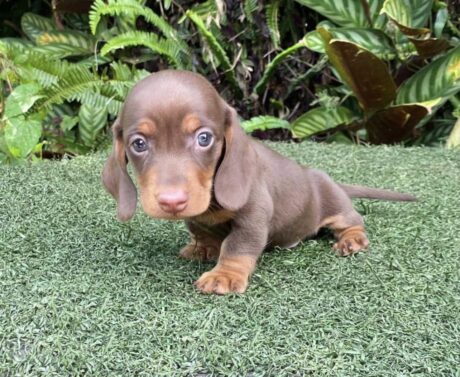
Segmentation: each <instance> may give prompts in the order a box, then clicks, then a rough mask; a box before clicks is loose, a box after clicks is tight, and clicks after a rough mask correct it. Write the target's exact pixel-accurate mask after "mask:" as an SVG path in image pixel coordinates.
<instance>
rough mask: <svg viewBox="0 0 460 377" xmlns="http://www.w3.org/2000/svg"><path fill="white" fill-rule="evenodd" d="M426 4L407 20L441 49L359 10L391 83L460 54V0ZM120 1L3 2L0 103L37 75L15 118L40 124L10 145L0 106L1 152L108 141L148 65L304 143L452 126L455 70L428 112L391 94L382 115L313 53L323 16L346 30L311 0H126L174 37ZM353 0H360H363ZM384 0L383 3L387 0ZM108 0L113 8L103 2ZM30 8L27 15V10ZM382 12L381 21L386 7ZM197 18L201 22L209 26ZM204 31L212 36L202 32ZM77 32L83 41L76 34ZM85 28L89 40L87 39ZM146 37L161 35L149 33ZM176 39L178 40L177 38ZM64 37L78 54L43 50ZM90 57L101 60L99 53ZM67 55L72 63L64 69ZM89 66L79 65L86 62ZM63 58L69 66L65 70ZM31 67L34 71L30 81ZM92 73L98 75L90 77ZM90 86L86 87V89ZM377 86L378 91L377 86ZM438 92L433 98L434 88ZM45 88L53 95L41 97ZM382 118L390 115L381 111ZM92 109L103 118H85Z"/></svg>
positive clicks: (51, 152) (257, 127)
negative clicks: (197, 80) (179, 72)
mask: <svg viewBox="0 0 460 377" xmlns="http://www.w3.org/2000/svg"><path fill="white" fill-rule="evenodd" d="M375 1H377V2H378V1H380V0H375ZM417 1H418V0H404V1H403V2H402V3H407V4H412V5H411V6H412V7H414V9H410V12H412V13H414V12H415V5H414V4H416V3H417ZM429 2H430V4H431V7H430V8H428V9H427V11H426V17H425V21H424V22H423V25H422V24H418V25H415V21H414V24H413V25H412V29H411V31H412V32H414V31H415V32H418V33H421V34H420V35H417V36H416V38H414V39H417V38H419V39H426V38H428V39H430V41H429V42H430V43H433V45H434V44H435V43H438V42H439V41H435V39H438V40H442V41H443V42H445V46H444V47H442V48H440V49H439V50H436V49H431V51H430V52H429V53H428V54H427V55H422V54H420V53H419V51H418V50H417V51H416V49H415V48H414V45H412V44H411V42H412V40H411V42H409V40H408V38H409V39H410V37H408V36H409V35H410V34H405V32H404V31H403V30H404V29H401V30H398V28H397V27H396V26H395V25H396V21H400V20H394V19H393V18H392V17H390V16H389V15H388V17H387V19H384V20H383V22H380V21H376V20H377V19H378V9H377V11H375V12H374V13H375V14H372V12H370V11H369V12H367V13H366V17H368V18H369V19H371V18H372V19H374V24H373V25H372V20H371V21H369V22H370V24H369V25H367V26H359V28H360V30H361V31H364V32H367V31H368V30H370V29H372V28H371V27H370V26H372V27H375V28H378V29H379V30H378V31H379V33H380V34H382V35H381V37H382V39H381V40H382V41H384V42H385V43H386V41H387V40H388V41H390V42H389V43H390V45H391V46H390V47H391V53H392V54H393V56H392V57H381V56H379V58H381V60H382V61H383V62H384V64H385V65H386V67H387V68H388V72H389V75H390V76H388V77H390V80H394V82H395V84H396V87H398V89H397V90H398V91H399V89H400V88H401V87H402V86H403V83H404V82H405V81H406V82H407V80H408V79H409V78H411V76H413V75H414V74H416V73H420V71H421V70H422V69H423V68H425V67H427V66H429V65H430V64H433V63H434V62H435V61H436V59H442V58H443V57H444V56H447V55H448V54H450V56H451V57H454V58H455V59H458V56H459V55H460V50H459V48H458V45H459V44H460V42H459V41H460V32H459V25H460V20H459V14H460V3H459V2H458V1H453V0H448V1H438V0H432V1H431V0H430V1H429ZM117 3H118V4H128V5H129V4H130V1H128V0H123V1H118V2H117V1H108V2H104V1H96V2H93V1H87V0H85V1H76V0H52V1H43V0H19V1H7V0H0V7H1V9H2V12H1V14H0V37H3V38H4V39H3V41H4V43H5V44H4V46H6V47H4V49H3V53H2V52H1V49H0V62H2V61H3V63H2V65H3V67H2V68H3V71H4V73H3V76H2V77H1V78H2V82H3V87H2V102H3V104H2V109H3V110H4V112H5V108H6V106H5V104H4V103H5V100H6V98H8V96H9V94H10V93H11V91H12V90H13V89H14V88H16V87H17V86H18V85H22V84H28V85H29V84H31V83H32V85H34V87H33V88H32V89H33V91H34V93H36V94H37V96H40V97H41V98H39V99H38V100H37V101H36V102H35V103H34V104H33V105H32V107H30V108H28V109H27V112H26V113H25V115H24V116H25V119H23V118H21V119H20V122H19V123H18V124H20V125H16V126H15V127H16V128H17V129H19V130H20V129H24V126H23V124H26V123H27V122H28V121H29V120H32V121H33V122H36V123H33V124H36V125H37V130H36V131H35V134H34V137H32V136H30V135H27V136H24V138H28V141H29V143H30V145H32V144H33V145H32V146H33V148H32V147H30V146H28V147H22V148H21V146H11V145H9V146H8V140H6V142H3V143H2V127H3V128H4V129H6V128H7V126H6V124H7V123H8V117H7V116H5V115H4V117H3V126H2V125H0V160H2V161H6V162H15V161H19V160H23V159H24V158H28V157H47V156H50V157H60V156H62V155H64V154H67V155H69V154H70V155H76V154H82V153H87V152H89V151H93V150H95V149H97V148H98V147H99V146H100V145H105V144H106V140H107V138H106V135H107V130H108V127H109V125H110V124H111V123H112V122H113V120H114V118H115V116H116V113H117V110H119V108H120V106H121V103H122V101H123V98H124V96H125V95H126V93H127V90H129V88H130V87H131V86H132V85H133V84H134V83H135V82H136V81H137V80H138V79H140V78H142V77H144V76H145V75H146V74H148V72H154V71H157V70H160V69H165V68H168V67H170V68H183V69H189V70H193V71H196V72H199V73H201V74H203V75H205V76H206V77H207V78H208V79H209V80H210V81H211V82H212V83H213V85H214V86H215V87H216V88H217V90H218V91H219V92H220V93H221V94H222V95H223V96H224V97H225V98H226V99H227V100H228V102H230V103H231V104H232V105H233V106H235V107H236V108H237V110H238V112H239V114H240V116H241V117H242V119H245V120H249V122H248V123H246V124H244V126H245V128H246V130H247V132H252V133H253V135H255V136H257V137H260V138H263V139H267V138H268V139H272V140H291V139H293V140H296V141H300V140H302V139H304V138H312V139H314V140H319V141H336V142H342V143H368V142H370V143H374V144H380V143H389V144H392V143H403V144H404V145H430V146H439V145H443V144H444V143H445V142H446V140H447V138H448V137H449V135H452V134H453V132H452V130H453V128H454V124H455V122H456V119H457V118H458V114H459V112H460V110H459V109H460V100H459V99H458V97H456V94H455V91H452V88H453V87H460V84H459V82H458V77H457V78H455V80H457V81H456V82H454V81H455V80H454V81H452V80H451V82H450V83H449V85H450V86H451V87H450V89H449V90H450V92H449V93H448V95H447V94H446V97H445V98H443V100H442V101H441V102H440V104H439V106H438V107H437V108H436V111H435V112H433V114H428V112H427V111H425V113H423V111H422V112H420V111H421V109H422V107H423V106H421V104H422V102H423V101H422V99H418V98H415V99H414V98H413V99H412V100H413V101H415V102H416V103H417V106H419V105H420V106H419V107H418V108H417V109H416V112H414V111H412V110H413V109H411V111H410V112H408V111H407V108H405V109H404V111H403V112H402V113H401V112H400V113H399V114H397V113H396V111H395V109H393V108H391V106H393V105H394V104H396V105H398V104H397V103H395V101H393V102H392V104H390V103H387V104H381V106H380V108H379V109H378V111H381V112H383V113H384V115H385V117H382V116H380V117H375V116H374V115H375V109H373V108H371V109H370V108H366V105H365V104H363V101H362V100H363V98H360V97H359V95H358V94H357V93H356V92H354V89H353V85H352V83H351V84H350V82H349V81H347V78H346V77H343V75H341V74H340V67H337V66H336V65H334V64H331V59H330V58H331V55H330V53H329V52H328V53H327V55H326V54H324V51H323V53H321V52H318V51H319V50H318V47H317V46H314V43H316V42H315V39H314V38H313V36H312V33H313V32H314V31H315V30H317V29H318V27H320V26H322V25H326V26H324V27H326V28H327V30H333V31H334V30H338V31H339V32H340V31H341V30H347V28H348V29H350V27H349V26H347V25H345V26H344V25H342V24H340V22H337V20H335V19H334V17H332V18H331V16H330V15H329V17H325V16H324V14H323V15H321V14H320V13H318V12H316V11H315V9H317V8H315V7H313V8H312V7H310V6H309V5H308V4H309V3H315V1H310V0H305V1H302V0H299V1H292V0H272V1H262V0H260V1H257V0H246V1H210V0H208V1H201V2H196V1H168V0H163V1H159V0H155V1H154V0H150V1H146V2H136V1H134V0H131V3H137V4H141V3H144V4H143V5H144V8H147V9H149V11H150V12H151V11H153V13H154V14H155V15H157V16H159V17H160V18H161V19H163V20H164V21H166V24H168V25H169V26H168V27H171V28H172V29H173V36H172V37H171V35H168V34H167V33H168V30H166V29H164V28H163V26H162V25H160V24H158V23H156V22H152V20H149V19H148V17H147V16H146V15H145V14H144V13H145V12H144V13H143V12H139V11H135V10H130V9H128V8H129V7H125V9H121V8H120V9H118V10H117V9H116V4H117ZM316 3H318V4H321V2H316ZM356 3H357V4H361V5H362V4H366V3H367V2H366V1H364V2H356ZM371 3H372V2H369V3H368V4H371ZM380 3H381V4H380V5H382V4H383V0H382V1H380ZM104 4H107V5H106V9H105V10H101V9H103V8H104V6H105V5H104ZM113 4H115V6H114V7H112V8H110V7H111V5H113ZM363 9H365V8H363ZM358 11H359V9H358ZM398 11H399V10H398ZM398 11H397V12H398ZM97 12H100V13H99V16H100V19H99V20H98V22H97V25H96V24H95V26H94V30H90V24H91V22H90V19H91V13H93V15H94V14H97ZM361 12H363V10H361ZM397 12H396V13H395V14H398V13H397ZM31 13H32V14H34V15H32V16H31V17H29V18H28V19H27V17H28V16H27V15H28V14H31ZM191 13H192V14H191ZM352 13H353V10H351V9H350V14H352ZM35 15H37V16H43V17H46V18H47V19H49V20H50V21H51V23H52V25H51V26H50V25H49V24H48V26H47V24H46V22H45V25H43V24H41V23H42V21H43V19H41V18H40V17H36V16H35ZM194 16H195V18H193V17H194ZM25 17H26V19H25ZM379 17H380V20H381V19H382V17H386V16H383V15H381V16H379ZM393 17H396V18H397V16H394V15H393ZM196 19H199V22H201V23H202V24H203V25H205V28H204V29H205V30H204V31H203V29H201V28H200V26H199V23H198V21H196ZM45 21H46V20H45ZM393 21H394V22H393ZM334 22H335V24H334ZM378 22H380V26H379V25H378ZM438 24H439V25H441V27H439V25H438ZM436 25H438V26H436ZM421 26H423V27H426V28H427V29H425V30H428V34H423V33H425V32H422V31H421V30H422V29H421ZM24 27H26V29H24ZM165 27H166V26H165ZM436 27H438V29H439V31H438V35H434V34H435V33H436V31H435V28H436ZM329 28H332V29H329ZM50 30H51V34H53V33H54V34H53V35H54V38H58V37H59V35H58V34H59V33H64V34H63V35H64V36H65V38H68V39H67V40H65V41H64V42H62V41H63V39H62V38H64V37H62V38H61V37H59V38H61V39H60V40H59V41H58V42H56V41H57V39H55V40H52V39H46V38H45V39H43V38H41V39H40V37H43V35H45V37H46V36H47V33H49V32H50ZM165 30H166V31H165ZM360 30H358V31H360ZM206 31H209V32H210V35H206V34H205V32H206ZM126 32H128V33H130V32H132V33H136V32H137V33H138V34H136V35H134V36H133V35H131V37H130V38H127V39H126V40H124V41H123V42H122V43H118V45H117V46H116V47H113V46H112V48H111V49H107V51H105V52H104V51H103V49H104V48H106V47H108V46H109V45H110V44H111V43H113V42H114V41H115V39H116V37H117V36H118V35H120V34H123V33H126ZM66 33H67V34H66ZM141 33H143V34H142V35H141ZM147 33H150V34H147ZM152 35H153V36H154V37H152ZM73 36H77V37H78V38H80V40H79V41H76V42H75V41H72V40H71V38H72V37H73ZM332 36H333V37H337V36H336V35H334V34H332ZM435 36H436V38H434V37H435ZM157 37H158V38H157ZM307 37H308V38H307ZM310 37H311V38H310ZM85 38H86V40H87V43H86V42H84V41H82V40H84V39H85ZM149 38H150V40H149ZM152 38H157V39H154V42H152ZM174 38H176V39H175V40H176V42H177V43H176V44H177V46H174ZM171 41H173V42H172V43H171ZM299 41H304V42H305V43H304V45H302V46H301V48H299V47H297V48H294V49H293V50H292V51H290V48H291V47H292V46H296V44H299V43H300V42H299ZM351 41H353V38H351ZM149 42H152V43H155V46H154V47H152V45H150V46H149V45H148V43H149ZM163 42H164V43H165V45H166V50H167V51H166V52H164V51H163V52H161V51H160V52H159V50H158V49H157V48H158V46H160V47H161V46H163V45H161V43H163ZM179 42H180V43H182V45H180V43H179ZM65 43H67V45H66V46H67V47H69V46H70V47H76V46H77V47H78V48H79V50H78V52H73V53H66V54H64V53H62V52H56V51H54V50H53V53H50V52H49V51H51V50H50V49H52V48H56V49H58V48H61V47H62V45H63V44H65ZM167 43H169V44H167ZM321 43H324V42H321ZM136 44H137V45H136ZM312 44H313V45H312ZM104 46H105V47H104ZM182 47H183V48H182ZM374 47H377V48H378V46H374ZM366 48H367V47H366ZM20 49H24V54H22V53H20V52H18V51H19V50H20ZM47 49H48V50H47ZM435 50H436V51H435ZM454 50H455V51H454ZM31 51H32V52H31ZM287 51H289V52H287ZM285 52H286V54H285V56H283V57H282V58H281V59H280V62H279V64H278V63H277V64H276V68H275V69H273V70H271V71H270V69H269V68H270V65H271V64H272V63H273V62H274V61H275V60H276V59H277V58H278V57H279V56H280V55H283V54H284V53H285ZM342 52H343V51H336V53H342ZM373 52H374V53H375V51H373ZM40 54H44V55H40ZM2 55H3V60H2ZM22 55H27V57H24V56H22ZM176 58H177V59H176ZM48 59H50V61H48ZM90 59H93V62H92V63H88V62H89V61H90ZM96 60H97V63H94V62H95V61H96ZM63 62H64V63H66V64H67V63H68V64H67V65H68V66H66V67H62V63H63ZM84 64H86V71H87V72H86V73H85V72H83V71H82V66H83V65H84ZM91 64H92V65H91ZM433 65H435V64H433ZM50 67H53V68H50ZM69 67H70V70H71V71H72V75H67V72H68V69H69ZM337 69H338V71H339V74H337ZM88 70H89V71H90V74H91V75H92V78H89V79H88V85H87V86H85V87H84V89H81V88H76V86H77V84H79V83H80V82H83V81H85V80H86V79H84V78H83V76H84V75H85V74H87V73H88ZM372 70H373V67H372V66H371V65H369V66H368V69H365V70H364V71H363V72H367V71H372ZM267 71H269V72H268V75H267V77H268V79H267V81H266V82H265V83H264V85H263V86H262V87H261V88H260V87H258V85H259V83H260V81H261V79H262V78H263V77H264V75H265V74H267ZM24 72H26V73H27V72H28V73H27V74H25V73H24ZM30 72H34V73H33V74H30ZM36 72H39V73H38V74H37V73H36ZM120 72H122V74H121V73H120ZM34 74H37V77H36V78H35V80H34V78H33V77H34ZM40 75H43V76H40ZM436 75H437V76H436V77H434V78H432V82H431V83H430V82H428V83H425V84H426V85H435V84H436V82H441V81H443V79H444V78H445V77H443V76H442V72H438V73H436ZM65 76H69V77H71V78H72V77H73V78H75V80H74V82H70V81H71V80H70V81H69V80H67V81H66V82H64V81H65V80H63V79H62V77H65ZM50 77H55V80H54V83H53V84H50V83H49V82H46V80H49V79H50ZM90 80H93V82H91V83H90V82H89V81H90ZM115 81H117V82H115ZM384 81H385V80H384ZM387 81H388V80H387ZM37 82H38V84H37ZM114 82H115V83H114ZM85 83H86V82H85ZM425 84H424V85H425ZM37 85H38V86H37ZM350 86H351V87H352V90H350ZM259 89H260V90H259ZM79 90H80V92H79ZM427 90H432V88H431V87H430V88H429V89H427ZM433 90H434V89H433ZM446 90H447V89H446ZM88 91H89V92H91V91H92V93H89V94H88ZM396 93H397V92H396V91H395V95H396ZM96 96H97V97H98V98H97V99H95V97H96ZM375 96H379V94H378V93H375ZM436 96H438V97H439V93H437V94H436ZM441 97H442V96H441ZM46 98H51V99H52V100H50V101H47V100H46ZM104 98H105V103H104ZM424 100H426V98H425V99H424ZM106 103H110V105H106ZM83 105H84V106H83ZM316 108H317V109H319V112H318V113H316V114H315V115H314V116H313V114H309V113H308V112H309V111H310V110H312V109H316ZM342 110H343V111H345V112H343V111H342ZM101 111H102V112H101ZM424 114H425V115H424ZM402 115H404V116H407V117H409V118H410V117H412V118H410V119H412V121H411V122H409V124H408V125H407V124H404V122H402V121H401V120H400V119H399V118H401V116H402ZM260 116H262V117H261V118H258V117H260ZM404 116H403V117H404ZM318 117H319V118H318ZM398 117H399V118H398ZM377 118H378V119H377ZM383 118H385V121H386V123H385V122H383V121H382V119H383ZM94 119H96V120H98V122H96V121H93V122H91V121H90V120H94ZM399 122H401V123H399ZM10 123H14V122H12V121H11V122H10ZM39 124H40V128H39V129H38V127H39V126H38V125H39ZM12 127H13V126H11V127H10V128H12ZM5 133H6V131H5ZM34 138H35V139H36V140H35V143H34V142H33V140H34ZM451 138H452V139H453V136H451ZM24 140H25V139H24ZM457 143H460V142H458V141H453V142H451V144H452V145H456V144H457ZM5 144H6V147H5ZM10 144H13V143H12V142H10ZM35 144H36V145H35ZM2 145H3V147H2ZM8 147H9V149H8ZM15 147H17V148H16V150H15ZM2 153H3V154H2ZM2 156H3V157H2Z"/></svg>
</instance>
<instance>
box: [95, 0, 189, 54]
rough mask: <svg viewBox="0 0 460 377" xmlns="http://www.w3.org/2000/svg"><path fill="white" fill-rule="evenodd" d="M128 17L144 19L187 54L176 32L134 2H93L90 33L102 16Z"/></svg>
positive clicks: (151, 12) (111, 0)
mask: <svg viewBox="0 0 460 377" xmlns="http://www.w3.org/2000/svg"><path fill="white" fill-rule="evenodd" d="M121 15H129V16H133V17H140V16H142V17H144V18H145V19H146V20H147V21H148V22H150V23H151V24H152V25H154V26H155V27H156V28H158V29H159V30H160V31H161V32H162V33H163V34H164V36H165V37H166V38H168V39H171V40H173V41H174V42H175V43H176V44H177V45H178V47H179V48H180V49H181V50H182V51H183V52H187V51H188V48H187V45H186V44H185V43H184V42H183V41H182V39H181V37H180V36H179V34H178V33H177V31H176V30H175V29H174V28H173V27H172V26H171V25H170V24H169V23H168V22H167V21H165V20H164V19H163V18H161V17H160V16H158V15H157V14H156V13H155V12H154V11H153V10H151V9H150V8H148V7H145V6H143V5H142V4H140V3H139V2H136V1H135V0H109V1H108V2H107V4H106V3H105V2H104V1H103V0H95V1H94V3H93V5H92V6H91V11H90V13H89V24H90V28H91V32H92V33H93V34H96V29H97V25H98V24H99V22H100V21H101V18H102V17H103V16H121Z"/></svg>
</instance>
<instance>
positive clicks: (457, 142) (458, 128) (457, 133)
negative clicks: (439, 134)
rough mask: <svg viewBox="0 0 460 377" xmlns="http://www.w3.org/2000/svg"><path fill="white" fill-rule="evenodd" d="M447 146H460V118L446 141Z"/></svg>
mask: <svg viewBox="0 0 460 377" xmlns="http://www.w3.org/2000/svg"><path fill="white" fill-rule="evenodd" d="M446 147H447V148H460V118H458V119H457V121H456V122H455V125H454V128H452V131H451V132H450V135H449V137H448V139H447V141H446Z"/></svg>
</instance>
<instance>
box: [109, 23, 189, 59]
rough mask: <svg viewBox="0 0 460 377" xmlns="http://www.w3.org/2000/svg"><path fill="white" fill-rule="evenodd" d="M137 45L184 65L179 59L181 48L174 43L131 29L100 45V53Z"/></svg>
mask: <svg viewBox="0 0 460 377" xmlns="http://www.w3.org/2000/svg"><path fill="white" fill-rule="evenodd" d="M138 45H143V46H146V47H148V48H150V49H151V50H153V51H155V52H157V53H159V54H161V55H164V56H166V57H167V58H168V59H169V60H170V61H171V62H172V63H173V64H174V66H176V67H177V68H184V66H185V64H184V63H183V62H182V60H181V50H180V48H179V47H178V45H177V44H176V43H174V42H172V41H170V40H168V39H164V38H159V37H158V36H157V35H155V34H153V33H148V32H145V31H137V30H133V31H128V32H126V33H123V34H120V35H117V36H116V37H114V38H112V39H110V40H109V41H108V42H107V43H106V44H105V45H104V47H102V49H101V54H102V55H103V56H104V55H106V54H108V53H109V52H110V51H112V50H117V49H120V48H125V47H128V46H138Z"/></svg>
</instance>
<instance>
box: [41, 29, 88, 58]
mask: <svg viewBox="0 0 460 377" xmlns="http://www.w3.org/2000/svg"><path fill="white" fill-rule="evenodd" d="M36 43H37V44H38V45H39V46H42V45H49V44H60V45H69V46H73V47H78V48H80V49H83V50H86V51H88V52H90V53H91V52H94V46H95V44H96V41H95V39H94V38H93V37H92V36H91V35H88V34H84V33H80V32H78V31H70V30H65V31H47V32H44V33H42V34H40V35H39V36H38V37H37V38H36Z"/></svg>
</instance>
